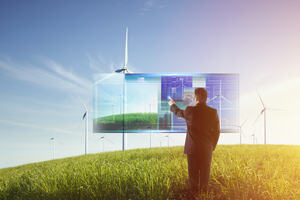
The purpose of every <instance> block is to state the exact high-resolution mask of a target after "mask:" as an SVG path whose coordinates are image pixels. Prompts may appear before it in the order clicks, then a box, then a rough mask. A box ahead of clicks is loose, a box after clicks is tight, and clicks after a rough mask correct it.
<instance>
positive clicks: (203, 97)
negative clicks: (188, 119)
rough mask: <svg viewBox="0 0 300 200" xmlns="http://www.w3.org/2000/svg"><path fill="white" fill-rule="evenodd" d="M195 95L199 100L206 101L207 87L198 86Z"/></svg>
mask: <svg viewBox="0 0 300 200" xmlns="http://www.w3.org/2000/svg"><path fill="white" fill-rule="evenodd" d="M195 96H196V98H197V100H198V101H200V102H206V100H207V91H206V89H205V88H196V89H195Z"/></svg>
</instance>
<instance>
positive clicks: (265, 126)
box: [254, 92, 267, 144]
mask: <svg viewBox="0 0 300 200" xmlns="http://www.w3.org/2000/svg"><path fill="white" fill-rule="evenodd" d="M257 95H258V97H259V99H260V102H261V104H262V106H263V109H262V110H261V111H260V113H259V115H258V116H257V118H256V120H255V121H254V123H256V122H257V120H258V119H259V117H260V116H261V115H262V114H264V144H267V108H266V106H265V104H264V102H263V100H262V98H261V96H260V95H259V93H258V92H257Z"/></svg>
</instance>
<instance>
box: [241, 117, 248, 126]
mask: <svg viewBox="0 0 300 200" xmlns="http://www.w3.org/2000/svg"><path fill="white" fill-rule="evenodd" d="M247 121H248V118H247V119H245V120H244V122H243V123H242V124H241V128H242V127H243V126H244V125H245V123H246V122H247Z"/></svg>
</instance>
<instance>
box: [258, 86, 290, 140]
mask: <svg viewBox="0 0 300 200" xmlns="http://www.w3.org/2000/svg"><path fill="white" fill-rule="evenodd" d="M257 95H258V97H259V99H260V102H261V104H262V106H263V109H262V110H261V111H260V113H259V115H258V116H257V118H256V120H255V121H254V124H255V123H256V122H257V120H258V119H259V118H260V116H261V115H262V114H264V144H267V110H280V111H284V109H274V108H267V107H266V106H265V104H264V102H263V100H262V98H261V96H260V95H259V93H258V92H257Z"/></svg>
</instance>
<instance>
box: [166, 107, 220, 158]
mask: <svg viewBox="0 0 300 200" xmlns="http://www.w3.org/2000/svg"><path fill="white" fill-rule="evenodd" d="M171 110H172V111H173V112H174V114H176V115H179V116H180V117H183V118H184V119H185V120H186V124H187V134H186V140H185V146H184V153H185V154H195V153H197V152H199V151H201V149H203V148H209V147H211V148H212V149H214V148H215V147H216V144H217V141H218V139H219V135H220V127H219V118H218V114H217V110H216V109H214V108H211V107H209V106H207V105H206V104H199V103H198V104H197V105H196V106H188V107H187V108H186V109H185V110H184V111H182V110H181V109H179V108H178V107H177V106H176V105H173V106H172V107H171ZM181 112H182V114H181Z"/></svg>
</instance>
